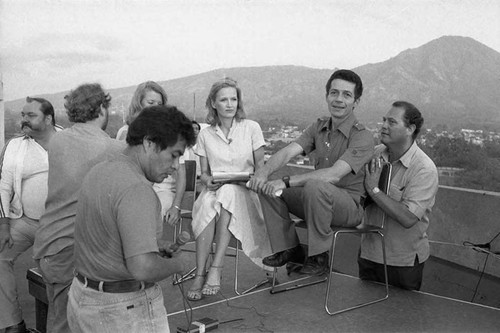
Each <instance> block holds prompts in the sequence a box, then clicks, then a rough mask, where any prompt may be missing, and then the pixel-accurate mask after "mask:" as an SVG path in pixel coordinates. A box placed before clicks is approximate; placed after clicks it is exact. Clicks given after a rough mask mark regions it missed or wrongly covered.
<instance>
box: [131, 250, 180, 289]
mask: <svg viewBox="0 0 500 333" xmlns="http://www.w3.org/2000/svg"><path fill="white" fill-rule="evenodd" d="M126 263H127V269H128V270H129V272H130V274H132V276H133V277H134V279H136V280H137V281H150V282H157V281H161V280H163V279H165V278H167V277H169V276H170V275H172V274H175V273H182V272H183V271H184V262H183V260H182V256H174V257H172V258H164V257H161V256H159V255H158V253H156V252H149V253H145V254H140V255H136V256H133V257H131V258H127V259H126Z"/></svg>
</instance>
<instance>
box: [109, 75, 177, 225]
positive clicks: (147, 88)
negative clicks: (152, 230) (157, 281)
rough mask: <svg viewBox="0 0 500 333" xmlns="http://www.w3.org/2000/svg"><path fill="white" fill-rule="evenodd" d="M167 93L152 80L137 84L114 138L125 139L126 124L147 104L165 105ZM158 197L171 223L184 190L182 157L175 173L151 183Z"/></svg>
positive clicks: (163, 212)
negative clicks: (159, 181)
mask: <svg viewBox="0 0 500 333" xmlns="http://www.w3.org/2000/svg"><path fill="white" fill-rule="evenodd" d="M166 104H167V93H166V92H165V90H164V89H163V88H162V87H161V86H160V85H159V84H158V83H156V82H154V81H146V82H143V83H141V84H140V85H138V86H137V89H136V90H135V92H134V96H132V101H131V102H130V106H129V109H128V114H127V117H126V120H125V122H126V125H124V126H123V127H122V128H120V129H119V130H118V133H117V134H116V138H117V139H118V140H125V139H126V138H127V133H128V126H129V125H130V123H131V122H132V121H133V120H134V119H135V118H137V116H138V115H139V113H140V112H141V111H142V109H144V108H145V107H148V106H155V105H166ZM153 189H154V190H155V192H156V194H157V195H158V198H159V199H160V202H161V214H162V217H163V218H164V220H165V222H167V223H168V224H169V225H173V224H175V223H177V222H178V221H179V220H180V211H181V209H180V207H181V202H182V197H183V196H184V191H185V190H186V168H185V167H184V159H183V158H182V156H181V158H180V159H179V168H178V169H177V172H176V174H174V175H173V176H168V178H166V179H165V180H164V181H163V182H162V183H155V184H154V185H153Z"/></svg>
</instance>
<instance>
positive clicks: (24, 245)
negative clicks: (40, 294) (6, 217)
mask: <svg viewBox="0 0 500 333" xmlns="http://www.w3.org/2000/svg"><path fill="white" fill-rule="evenodd" d="M37 228H38V221H37V220H33V219H30V218H29V217H26V216H22V217H21V218H19V219H12V220H10V236H11V237H12V239H13V241H14V245H13V246H12V247H11V248H10V249H9V247H8V246H7V245H5V247H4V249H3V251H2V252H0V309H1V311H0V329H2V328H5V327H9V326H12V325H15V324H18V323H20V322H21V321H22V320H23V315H22V312H21V306H20V305H19V301H18V299H17V285H16V278H15V276H14V262H15V261H16V259H17V257H19V255H21V254H22V253H23V252H25V251H26V250H28V249H29V248H30V247H31V246H32V245H33V242H34V241H35V232H36V229H37Z"/></svg>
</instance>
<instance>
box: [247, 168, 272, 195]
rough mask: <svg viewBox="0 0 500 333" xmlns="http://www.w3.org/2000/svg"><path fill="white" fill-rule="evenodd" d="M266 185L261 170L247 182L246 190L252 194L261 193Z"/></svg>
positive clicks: (265, 178) (264, 176)
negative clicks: (252, 192) (249, 190)
mask: <svg viewBox="0 0 500 333" xmlns="http://www.w3.org/2000/svg"><path fill="white" fill-rule="evenodd" d="M266 183H267V176H266V175H265V174H264V172H262V171H261V170H258V171H256V172H255V174H254V175H253V177H252V178H250V180H249V181H248V186H247V187H248V188H249V189H251V190H252V191H254V192H257V193H262V189H263V188H264V186H265V185H266Z"/></svg>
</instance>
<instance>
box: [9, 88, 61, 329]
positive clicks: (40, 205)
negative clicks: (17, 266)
mask: <svg viewBox="0 0 500 333" xmlns="http://www.w3.org/2000/svg"><path fill="white" fill-rule="evenodd" d="M21 118H22V119H21V129H22V131H23V135H22V136H18V137H15V138H13V139H11V140H10V141H9V142H8V143H7V144H6V145H5V147H4V148H3V151H2V154H1V156H0V309H1V311H0V329H5V332H9V333H10V332H24V331H25V330H26V327H25V324H24V321H23V317H22V311H21V306H20V304H19V301H18V296H17V287H16V279H15V276H14V262H15V261H16V259H17V257H18V256H19V255H21V254H22V253H23V252H25V251H27V250H28V249H29V248H30V247H31V246H32V245H33V242H34V239H35V232H36V229H37V228H38V225H39V223H38V221H39V219H40V216H41V215H42V214H43V212H44V206H45V199H46V198H47V176H48V170H49V163H48V157H47V149H48V145H49V141H50V140H51V139H52V137H53V135H54V134H55V133H56V124H55V117H54V108H53V106H52V104H50V102H49V101H47V100H46V99H43V98H35V97H34V98H31V97H26V105H24V107H23V110H22V112H21Z"/></svg>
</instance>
